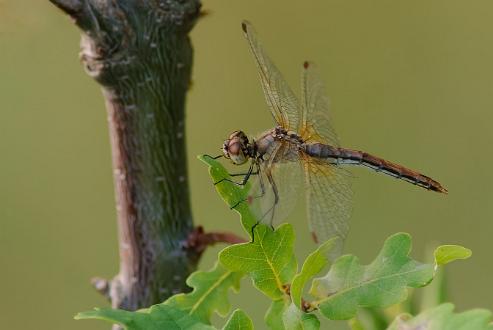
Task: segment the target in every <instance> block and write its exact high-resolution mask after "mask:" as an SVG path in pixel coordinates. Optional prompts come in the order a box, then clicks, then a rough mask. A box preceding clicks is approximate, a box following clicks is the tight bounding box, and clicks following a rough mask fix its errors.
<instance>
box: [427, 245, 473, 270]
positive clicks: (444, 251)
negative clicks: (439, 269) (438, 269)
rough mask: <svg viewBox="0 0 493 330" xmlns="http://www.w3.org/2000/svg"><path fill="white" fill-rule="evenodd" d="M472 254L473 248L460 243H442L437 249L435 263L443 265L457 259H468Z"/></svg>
mask: <svg viewBox="0 0 493 330" xmlns="http://www.w3.org/2000/svg"><path fill="white" fill-rule="evenodd" d="M471 255H472V251H471V250H469V249H466V248H465V247H462V246H460V245H442V246H439V247H438V248H437V249H436V250H435V263H436V264H437V265H438V266H442V265H446V264H448V263H449V262H452V261H454V260H457V259H467V258H469V257H470V256H471Z"/></svg>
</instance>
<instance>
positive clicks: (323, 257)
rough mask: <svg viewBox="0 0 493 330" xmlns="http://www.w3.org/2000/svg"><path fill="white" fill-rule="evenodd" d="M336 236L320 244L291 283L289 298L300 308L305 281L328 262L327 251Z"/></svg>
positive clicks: (332, 245)
mask: <svg viewBox="0 0 493 330" xmlns="http://www.w3.org/2000/svg"><path fill="white" fill-rule="evenodd" d="M336 240H337V238H333V239H330V240H328V241H327V242H325V243H324V244H322V245H320V246H319V247H318V249H316V250H315V251H314V252H312V253H311V254H310V255H309V256H308V257H307V258H306V260H305V262H304V263H303V267H302V268H301V272H300V273H299V274H297V275H296V276H295V277H294V279H293V283H292V284H291V299H292V300H293V303H294V304H295V305H296V306H298V308H300V309H301V298H302V294H303V288H304V287H305V284H306V282H308V280H309V279H310V278H312V277H313V276H315V275H317V274H318V273H319V272H320V271H321V270H322V269H323V268H324V267H326V266H327V265H328V264H329V251H330V250H332V248H333V247H334V246H335V245H336Z"/></svg>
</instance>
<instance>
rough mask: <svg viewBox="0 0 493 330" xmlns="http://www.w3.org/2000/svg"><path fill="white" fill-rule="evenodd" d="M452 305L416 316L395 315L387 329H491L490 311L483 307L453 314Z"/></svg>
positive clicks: (492, 325) (438, 307) (492, 326)
mask: <svg viewBox="0 0 493 330" xmlns="http://www.w3.org/2000/svg"><path fill="white" fill-rule="evenodd" d="M453 310H454V305H452V304H442V305H439V306H437V307H434V308H432V309H429V310H427V311H424V312H422V313H420V314H419V315H418V316H416V317H411V316H409V315H408V314H404V315H401V316H399V317H397V318H396V319H395V320H394V322H392V324H391V325H390V326H389V328H388V330H401V329H406V330H419V329H426V330H492V329H493V324H491V322H492V313H491V312H490V311H488V310H484V309H473V310H469V311H466V312H463V313H458V314H454V313H453Z"/></svg>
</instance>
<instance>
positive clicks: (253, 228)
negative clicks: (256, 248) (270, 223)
mask: <svg viewBox="0 0 493 330" xmlns="http://www.w3.org/2000/svg"><path fill="white" fill-rule="evenodd" d="M259 224H260V221H257V222H255V224H254V225H253V226H252V240H251V241H250V243H253V242H255V232H254V230H255V228H257V226H258V225H259Z"/></svg>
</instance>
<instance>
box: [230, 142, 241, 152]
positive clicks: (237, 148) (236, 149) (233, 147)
mask: <svg viewBox="0 0 493 330" xmlns="http://www.w3.org/2000/svg"><path fill="white" fill-rule="evenodd" d="M228 151H229V153H230V154H233V155H238V153H239V152H240V144H239V143H233V144H230V145H229V148H228Z"/></svg>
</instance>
